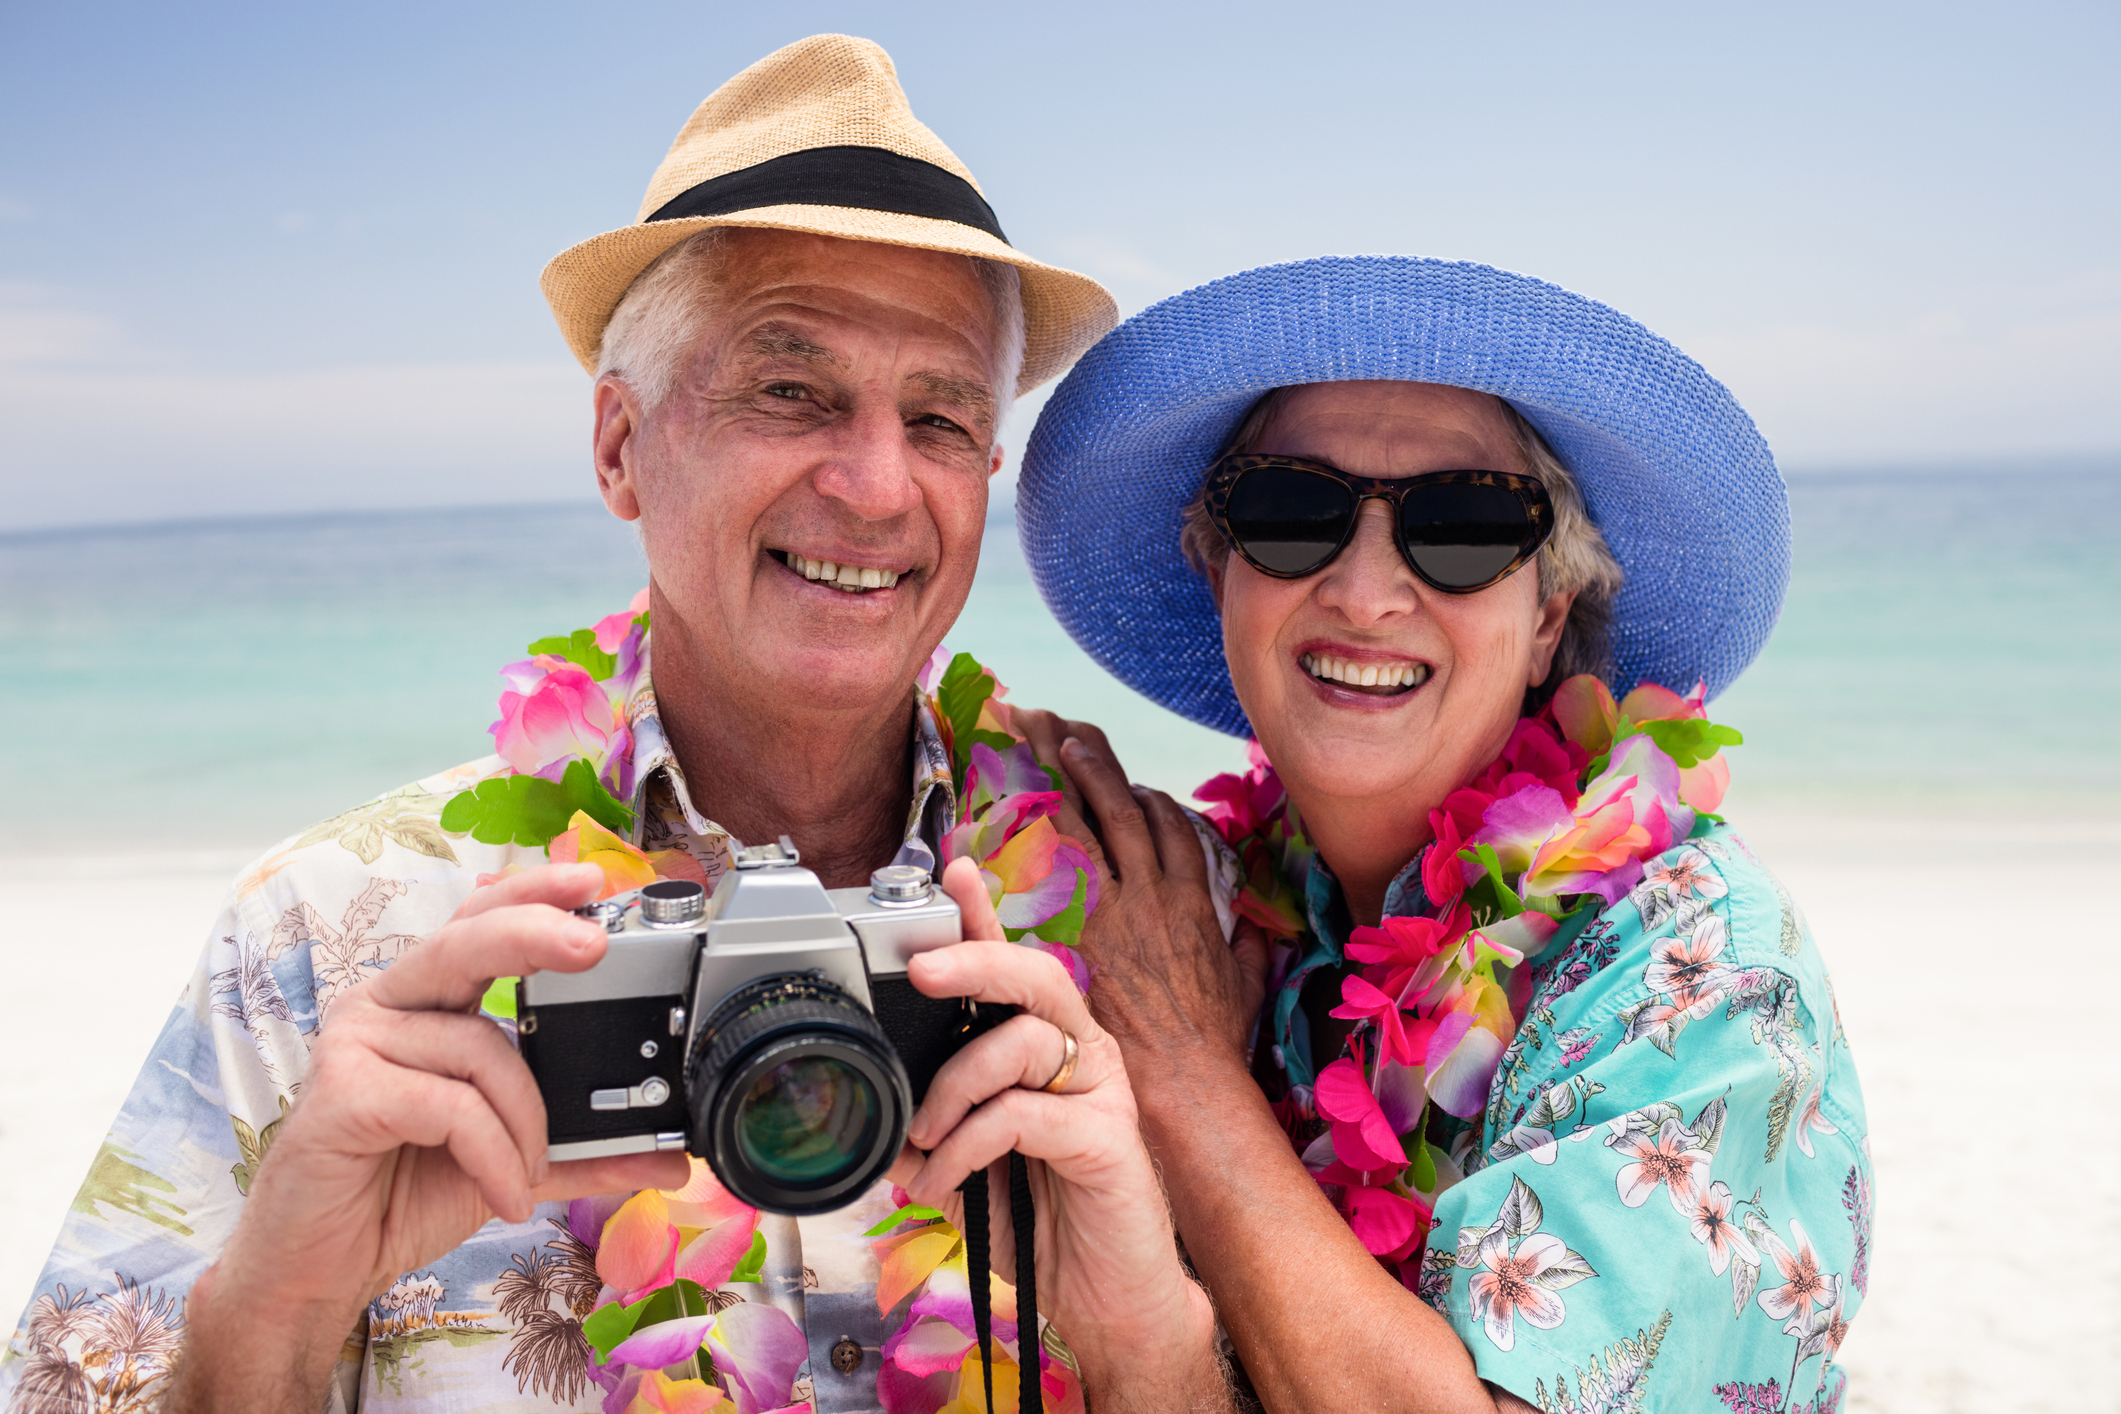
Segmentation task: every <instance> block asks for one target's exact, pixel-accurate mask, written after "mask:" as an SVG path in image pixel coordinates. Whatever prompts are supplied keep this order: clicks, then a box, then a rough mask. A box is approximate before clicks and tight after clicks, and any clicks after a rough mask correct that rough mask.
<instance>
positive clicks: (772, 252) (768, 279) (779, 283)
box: [715, 229, 1001, 376]
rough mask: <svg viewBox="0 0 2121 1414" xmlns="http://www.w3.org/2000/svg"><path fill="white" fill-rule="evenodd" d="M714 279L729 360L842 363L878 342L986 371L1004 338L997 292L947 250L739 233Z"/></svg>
mask: <svg viewBox="0 0 2121 1414" xmlns="http://www.w3.org/2000/svg"><path fill="white" fill-rule="evenodd" d="M717 275H718V281H717V283H718V290H717V294H716V301H715V303H716V306H717V313H718V314H719V316H720V317H719V319H718V320H717V321H716V322H717V323H718V324H720V326H721V327H720V329H719V330H718V332H719V334H720V335H721V338H720V340H718V342H719V343H720V344H721V345H722V348H723V350H724V352H725V353H726V354H729V355H735V356H751V355H755V354H757V353H760V352H772V351H774V350H776V349H778V350H780V351H782V352H787V353H800V354H802V355H804V356H806V357H814V356H815V355H816V353H817V351H819V350H823V351H825V352H828V353H831V354H835V355H838V356H839V357H841V358H845V357H848V356H851V355H852V354H853V353H854V352H855V350H853V349H851V348H848V347H843V346H845V345H850V344H856V343H871V342H874V343H878V344H880V345H891V346H903V347H904V349H905V352H906V353H907V354H909V355H911V356H913V357H914V358H915V359H916V361H928V362H932V361H934V360H936V359H939V358H951V357H954V358H956V359H959V360H962V361H963V362H965V363H967V364H968V365H969V366H970V367H971V368H973V369H975V370H978V371H979V372H982V373H989V372H990V370H991V366H992V364H993V361H994V356H995V350H996V347H997V345H998V343H999V341H1000V326H1001V311H1000V310H999V309H997V308H996V301H995V299H994V297H993V295H992V294H991V293H990V292H989V290H988V288H987V286H986V284H985V283H984V282H983V281H982V280H981V279H980V277H979V273H978V271H977V270H976V269H975V267H974V265H973V262H972V261H971V259H970V258H969V257H966V256H962V255H957V254H954V253H951V252H947V251H932V250H917V249H914V248H912V247H910V246H896V245H885V244H882V243H879V242H873V241H850V240H841V239H839V238H837V237H833V236H819V235H813V234H810V233H808V232H802V231H773V230H752V229H739V230H735V231H732V232H731V233H730V240H729V246H728V250H727V253H726V255H725V257H724V259H723V261H722V262H721V268H720V270H719V271H718V272H717ZM990 376H991V375H990Z"/></svg>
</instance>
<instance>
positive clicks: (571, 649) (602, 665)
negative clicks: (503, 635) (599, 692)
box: [527, 628, 619, 682]
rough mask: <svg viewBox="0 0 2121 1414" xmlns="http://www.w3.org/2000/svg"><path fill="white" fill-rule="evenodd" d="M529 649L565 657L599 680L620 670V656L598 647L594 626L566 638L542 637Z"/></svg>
mask: <svg viewBox="0 0 2121 1414" xmlns="http://www.w3.org/2000/svg"><path fill="white" fill-rule="evenodd" d="M527 651H529V652H530V653H531V654H532V655H536V654H539V653H549V654H551V655H552V656H553V657H555V658H565V659H566V660H567V661H568V662H570V663H574V664H576V665H577V666H579V667H581V668H583V669H584V670H586V671H587V672H588V674H589V675H590V676H591V677H593V678H595V679H596V680H597V681H598V682H602V681H604V679H606V678H608V677H610V676H611V675H612V674H613V673H615V672H617V671H618V670H619V660H618V658H617V657H616V656H614V655H613V654H610V653H606V652H605V651H604V650H603V649H601V648H599V647H597V633H596V630H595V629H593V628H578V629H576V630H575V631H574V632H573V633H571V634H569V635H568V636H567V637H565V638H541V639H539V640H538V641H537V642H535V643H533V644H531V645H530V647H529V649H528V650H527Z"/></svg>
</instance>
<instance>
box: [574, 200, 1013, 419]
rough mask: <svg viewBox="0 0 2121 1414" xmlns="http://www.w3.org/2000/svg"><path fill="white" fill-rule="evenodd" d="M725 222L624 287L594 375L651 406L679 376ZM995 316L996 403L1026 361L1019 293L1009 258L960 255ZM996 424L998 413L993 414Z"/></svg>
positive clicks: (720, 259)
mask: <svg viewBox="0 0 2121 1414" xmlns="http://www.w3.org/2000/svg"><path fill="white" fill-rule="evenodd" d="M731 229H733V228H731V227H728V226H712V227H709V228H708V229H707V230H704V231H702V232H700V233H699V234H698V235H696V236H691V237H688V238H687V239H685V240H682V241H680V242H678V243H677V244H676V245H674V246H672V247H671V248H670V249H669V250H666V251H664V252H663V253H662V254H661V255H659V256H657V257H656V258H655V261H654V263H652V264H651V265H649V267H648V268H647V269H646V270H643V271H642V272H641V273H640V274H639V275H637V276H635V277H634V281H633V283H632V284H631V285H630V286H628V287H627V290H626V294H625V297H624V298H622V299H621V300H620V301H619V307H618V308H617V309H616V310H614V311H612V315H611V320H610V322H609V323H607V324H606V325H605V326H604V340H603V345H602V347H601V348H599V350H598V351H597V377H599V378H602V377H604V376H605V375H606V374H609V375H611V376H612V377H615V378H618V379H621V380H623V381H624V382H625V384H626V385H627V386H628V387H630V388H632V389H633V391H634V395H635V396H636V397H638V398H640V400H641V401H642V403H643V404H645V405H646V406H647V407H649V408H654V407H657V406H659V405H660V404H661V403H662V402H663V400H664V399H665V398H667V397H669V396H670V394H671V392H672V390H674V389H675V388H676V387H677V385H678V379H680V378H681V377H683V376H684V372H685V359H686V356H687V355H688V354H689V353H691V351H692V349H693V347H694V346H695V345H696V344H697V343H698V341H699V337H700V331H701V328H702V326H703V325H705V324H706V322H707V320H708V319H710V318H712V317H713V315H714V310H715V301H716V299H717V298H718V297H719V295H720V293H721V287H722V280H723V277H724V275H725V274H726V266H727V264H728V259H729V252H730V248H731V244H732V242H731V241H730V239H729V232H730V230H731ZM963 258H964V259H965V260H967V261H970V262H971V265H972V269H973V273H974V274H976V275H977V276H978V277H979V282H980V287H981V288H982V289H984V290H986V292H987V297H988V298H989V299H990V300H991V301H992V302H993V305H994V310H995V313H996V315H997V316H998V318H999V321H1000V325H1001V327H1000V329H999V331H998V333H999V337H998V338H997V339H996V341H995V350H994V363H995V367H994V389H995V399H996V403H997V405H998V407H1007V406H1008V404H1009V403H1010V401H1011V400H1013V399H1014V398H1015V397H1016V380H1017V376H1018V374H1019V373H1021V372H1022V370H1023V366H1024V296H1023V286H1022V281H1021V279H1020V277H1019V276H1018V274H1017V270H1016V267H1015V266H1014V265H1006V264H1004V263H1002V262H1001V261H998V260H981V259H979V258H978V257H976V256H969V255H968V256H965V257H963ZM995 426H996V428H997V429H999V428H1000V426H1001V419H1000V418H999V417H997V418H996V419H995Z"/></svg>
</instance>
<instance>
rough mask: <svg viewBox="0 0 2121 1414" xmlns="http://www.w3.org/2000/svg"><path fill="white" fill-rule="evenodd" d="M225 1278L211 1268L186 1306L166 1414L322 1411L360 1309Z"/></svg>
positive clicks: (217, 1269) (280, 1413) (261, 1413)
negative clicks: (262, 1291) (287, 1296)
mask: <svg viewBox="0 0 2121 1414" xmlns="http://www.w3.org/2000/svg"><path fill="white" fill-rule="evenodd" d="M221 1276H222V1273H221V1271H220V1269H219V1268H218V1267H210V1268H208V1269H207V1271H206V1274H205V1275H204V1276H202V1277H201V1278H200V1279H199V1281H198V1283H197V1284H196V1285H195V1286H193V1287H192V1291H191V1295H190V1296H189V1297H188V1298H187V1299H186V1301H185V1303H184V1349H183V1354H182V1356H181V1357H180V1359H179V1361H178V1365H177V1376H176V1380H175V1382H174V1385H173V1387H172V1389H171V1391H170V1395H169V1398H168V1399H167V1400H166V1401H165V1402H164V1404H163V1406H162V1408H163V1410H164V1414H283V1411H286V1410H301V1409H322V1408H323V1407H324V1396H325V1391H326V1388H327V1386H328V1385H329V1384H330V1381H331V1370H332V1364H333V1362H334V1361H336V1360H337V1359H338V1356H339V1349H340V1347H341V1346H343V1345H344V1344H345V1343H346V1333H347V1332H348V1331H349V1330H351V1329H352V1328H353V1326H354V1323H355V1321H356V1320H358V1319H359V1316H360V1308H359V1306H358V1305H356V1306H355V1307H354V1309H353V1310H352V1311H351V1312H349V1311H347V1310H345V1309H344V1307H343V1303H339V1302H333V1303H329V1306H328V1308H327V1306H326V1305H325V1304H324V1303H318V1302H300V1303H296V1302H284V1301H272V1300H265V1299H258V1298H257V1296H256V1295H255V1294H253V1293H245V1292H243V1291H241V1290H238V1289H233V1287H234V1285H235V1284H231V1283H225V1282H223V1281H222V1280H221Z"/></svg>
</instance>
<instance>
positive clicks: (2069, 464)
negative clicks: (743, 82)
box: [0, 448, 2121, 545]
mask: <svg viewBox="0 0 2121 1414" xmlns="http://www.w3.org/2000/svg"><path fill="white" fill-rule="evenodd" d="M2005 461H2006V458H2005V457H2004V456H2003V455H2002V454H1997V455H1991V456H1981V457H1968V458H1960V459H1955V460H1952V461H1896V462H1843V463H1814V464H1809V465H1800V466H1792V467H1783V468H1781V471H1782V475H1783V479H1784V481H1786V482H1793V481H1809V480H1816V479H1820V478H1825V477H1879V478H1887V477H1928V476H1937V477H1948V476H1970V475H1978V474H1980V473H1983V472H1993V471H1996V470H1998V469H1999V465H2001V464H2003V463H2004V462H2005ZM2042 470H2067V471H2070V472H2078V473H2090V474H2094V475H2102V474H2103V475H2112V474H2121V448H2113V449H2110V450H2100V451H2082V452H2043V453H2039V454H2036V455H2033V456H2029V457H2027V458H2025V459H2024V460H2023V462H2022V463H2021V464H2020V469H2019V470H2017V471H2014V472H2012V473H2011V474H2012V475H2025V474H2028V473H2030V472H2035V471H2042ZM598 504H599V503H598V501H597V500H596V498H594V497H593V496H592V497H584V498H582V499H573V498H567V499H538V500H528V501H449V502H436V503H432V504H428V503H420V504H412V505H398V506H318V507H313V508H310V509H307V510H292V509H290V510H276V511H275V510H268V511H249V512H229V513H222V514H216V515H198V516H157V517H150V518H148V519H145V520H77V521H54V522H50V523H48V524H42V525H24V526H12V527H10V526H4V525H0V545H4V544H7V543H9V542H13V541H21V540H41V539H46V538H51V537H61V536H69V535H84V536H86V535H153V534H163V533H168V532H172V531H183V530H208V529H213V528H215V527H221V526H226V527H231V528H233V527H240V526H257V525H275V524H279V525H286V524H299V523H303V522H323V521H347V520H361V519H385V518H396V517H402V516H418V515H434V516H440V515H448V514H452V513H462V512H479V511H535V510H562V509H582V510H586V509H588V508H589V507H591V506H595V505H598ZM1015 521H1016V506H1015V503H1014V501H1013V500H1009V499H997V500H996V501H995V502H994V503H992V504H991V505H989V507H988V508H987V520H986V524H987V525H988V526H990V527H991V526H996V525H1013V524H1014V523H1015Z"/></svg>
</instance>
